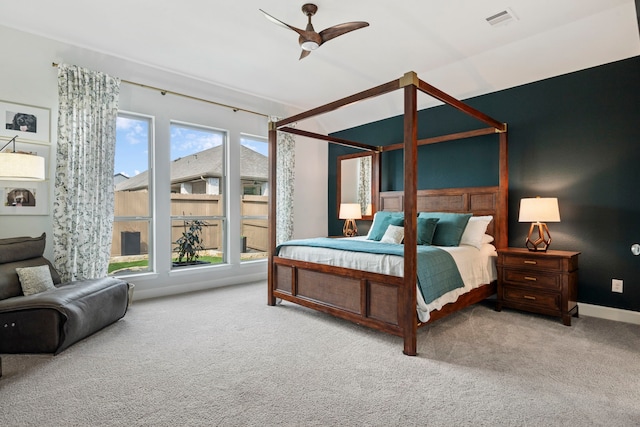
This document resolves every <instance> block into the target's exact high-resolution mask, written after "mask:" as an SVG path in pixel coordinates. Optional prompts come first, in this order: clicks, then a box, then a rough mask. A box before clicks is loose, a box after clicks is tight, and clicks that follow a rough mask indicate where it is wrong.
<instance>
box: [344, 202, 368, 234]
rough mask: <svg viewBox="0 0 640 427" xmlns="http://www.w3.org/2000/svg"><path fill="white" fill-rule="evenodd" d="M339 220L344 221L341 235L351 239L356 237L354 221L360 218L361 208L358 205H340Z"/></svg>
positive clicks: (356, 229) (356, 231) (356, 230)
mask: <svg viewBox="0 0 640 427" xmlns="http://www.w3.org/2000/svg"><path fill="white" fill-rule="evenodd" d="M338 218H339V219H344V220H345V221H344V227H343V228H342V234H343V235H344V236H345V237H353V236H357V235H358V227H356V219H360V218H362V208H361V207H360V204H359V203H340V212H339V213H338Z"/></svg>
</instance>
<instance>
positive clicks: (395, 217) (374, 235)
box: [367, 211, 404, 240]
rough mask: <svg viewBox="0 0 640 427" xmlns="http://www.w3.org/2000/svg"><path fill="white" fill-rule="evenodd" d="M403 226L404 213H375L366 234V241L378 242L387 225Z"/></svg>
mask: <svg viewBox="0 0 640 427" xmlns="http://www.w3.org/2000/svg"><path fill="white" fill-rule="evenodd" d="M390 224H391V225H396V226H401V225H404V212H385V211H379V212H376V213H375V215H374V216H373V224H371V228H370V229H369V234H367V239H368V240H380V239H382V236H384V233H385V232H386V231H387V227H388V226H389V225H390Z"/></svg>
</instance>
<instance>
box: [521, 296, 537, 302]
mask: <svg viewBox="0 0 640 427" xmlns="http://www.w3.org/2000/svg"><path fill="white" fill-rule="evenodd" d="M524 299H530V300H533V301H535V300H536V297H532V296H529V295H525V296H524Z"/></svg>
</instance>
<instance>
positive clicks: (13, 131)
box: [0, 100, 51, 143]
mask: <svg viewBox="0 0 640 427" xmlns="http://www.w3.org/2000/svg"><path fill="white" fill-rule="evenodd" d="M0 118H1V119H2V124H1V125H0V136H1V137H7V138H9V139H10V138H13V137H14V136H17V137H18V139H19V140H23V141H39V142H47V143H48V142H49V141H50V140H51V137H50V128H49V126H50V123H49V122H50V119H51V110H50V109H48V108H42V107H34V106H32V105H25V104H16V103H12V102H7V101H2V100H0Z"/></svg>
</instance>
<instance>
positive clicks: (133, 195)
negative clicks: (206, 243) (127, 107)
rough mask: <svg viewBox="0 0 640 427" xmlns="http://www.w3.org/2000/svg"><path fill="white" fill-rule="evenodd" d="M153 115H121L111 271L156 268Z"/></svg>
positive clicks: (141, 270) (134, 270) (117, 150)
mask: <svg viewBox="0 0 640 427" xmlns="http://www.w3.org/2000/svg"><path fill="white" fill-rule="evenodd" d="M152 135H153V118H151V117H148V116H142V115H138V114H131V113H124V112H121V113H119V114H118V119H117V121H116V154H115V161H114V171H113V173H114V185H115V188H114V207H115V211H114V223H113V237H112V243H111V260H110V263H109V273H110V274H115V275H118V274H131V273H133V272H145V271H151V270H153V268H152V266H153V262H152V257H153V250H152V248H153V244H152V240H153V232H152V225H153V218H152V209H151V196H150V195H152V194H153V191H152V188H151V186H152V180H151V178H150V176H149V164H150V159H152V158H153V157H152V151H151V147H153V144H152Z"/></svg>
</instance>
